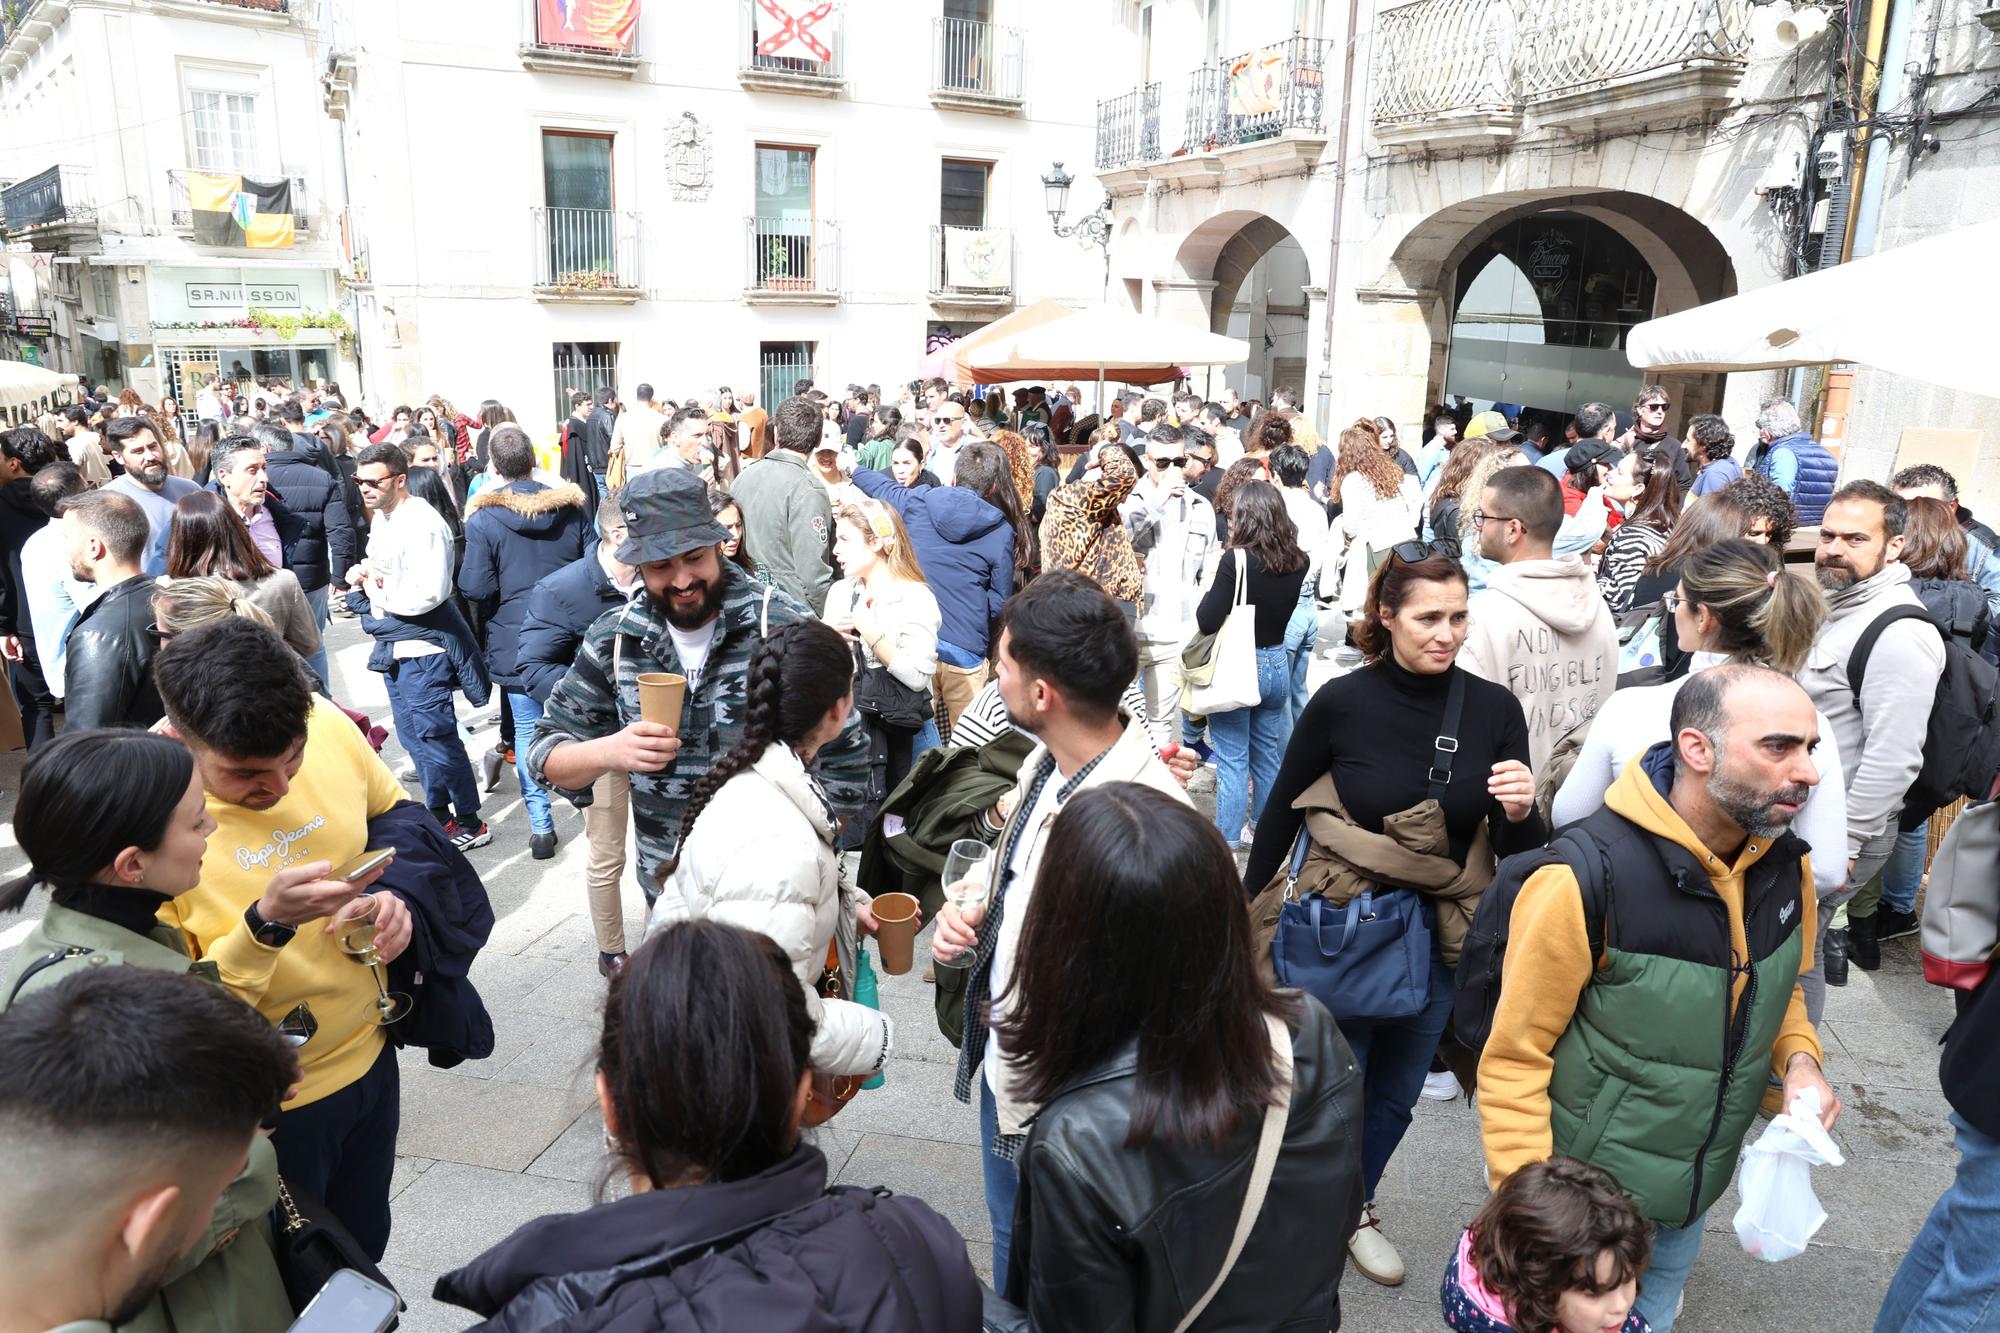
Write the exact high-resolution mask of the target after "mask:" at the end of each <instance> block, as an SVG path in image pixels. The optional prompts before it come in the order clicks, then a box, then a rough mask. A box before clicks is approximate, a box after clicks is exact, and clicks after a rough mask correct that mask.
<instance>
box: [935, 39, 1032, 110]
mask: <svg viewBox="0 0 2000 1333" xmlns="http://www.w3.org/2000/svg"><path fill="white" fill-rule="evenodd" d="M1026 50H1027V47H1026V44H1025V43H1024V42H1023V41H1022V40H1021V30H1020V29H1019V28H1003V27H1000V26H998V25H997V24H993V23H980V22H978V21H976V20H974V19H952V18H934V19H932V20H931V92H932V95H933V96H937V97H942V98H945V99H949V100H961V99H962V100H968V101H986V102H996V103H997V102H1005V103H1012V104H1016V105H1018V104H1019V103H1020V101H1021V88H1022V77H1021V75H1022V66H1023V63H1024V60H1025V52H1026Z"/></svg>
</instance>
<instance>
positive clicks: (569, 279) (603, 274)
mask: <svg viewBox="0 0 2000 1333" xmlns="http://www.w3.org/2000/svg"><path fill="white" fill-rule="evenodd" d="M555 286H556V287H558V288H560V289H561V290H563V291H566V292H610V291H616V290H618V287H619V282H618V275H617V274H616V273H613V272H612V271H611V267H610V265H608V264H599V265H598V266H597V267H595V268H579V269H570V270H568V271H566V272H562V273H558V274H556V280H555Z"/></svg>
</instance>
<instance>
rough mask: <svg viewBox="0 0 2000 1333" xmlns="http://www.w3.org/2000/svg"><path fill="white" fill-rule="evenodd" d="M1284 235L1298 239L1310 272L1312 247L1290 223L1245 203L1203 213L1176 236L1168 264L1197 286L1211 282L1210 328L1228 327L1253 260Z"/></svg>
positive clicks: (1222, 329) (1221, 329)
mask: <svg viewBox="0 0 2000 1333" xmlns="http://www.w3.org/2000/svg"><path fill="white" fill-rule="evenodd" d="M1285 240H1291V241H1293V242H1296V243H1298V244H1299V246H1300V250H1301V252H1302V253H1303V254H1304V255H1305V258H1306V271H1307V272H1308V273H1309V274H1310V273H1312V272H1313V269H1314V265H1313V254H1312V251H1311V250H1310V249H1307V248H1306V247H1305V245H1304V243H1303V241H1302V240H1301V238H1300V237H1298V236H1296V235H1294V234H1293V232H1292V230H1291V229H1290V228H1289V227H1287V226H1285V224H1284V223H1282V222H1279V221H1278V220H1277V219H1276V218H1274V217H1272V216H1271V215H1270V214H1268V213H1260V212H1256V211H1254V210H1250V209H1231V210H1229V211H1227V212H1222V213H1217V214H1215V215H1214V216H1212V217H1209V218H1205V219H1203V221H1202V222H1201V223H1200V225H1198V226H1197V227H1195V229H1194V230H1193V231H1191V232H1189V233H1188V234H1187V235H1186V236H1185V237H1183V238H1182V239H1181V243H1180V245H1179V247H1178V248H1177V249H1176V250H1175V252H1174V258H1173V264H1172V270H1173V273H1174V276H1175V279H1176V280H1178V281H1179V282H1182V283H1186V284H1192V285H1195V286H1197V287H1200V286H1203V285H1204V284H1213V286H1212V287H1210V288H1208V289H1207V291H1206V293H1205V294H1206V296H1207V300H1206V303H1205V304H1206V306H1207V310H1208V327H1209V331H1210V332H1212V333H1224V332H1227V331H1228V327H1229V314H1230V311H1231V310H1233V309H1234V308H1235V306H1236V296H1237V293H1238V292H1240V291H1242V289H1243V282H1244V279H1246V278H1248V277H1249V276H1250V270H1252V269H1254V268H1255V267H1257V264H1258V261H1260V260H1262V259H1263V258H1264V256H1265V255H1267V254H1269V253H1270V252H1271V250H1272V248H1273V247H1275V246H1276V245H1278V243H1279V242H1281V241H1285Z"/></svg>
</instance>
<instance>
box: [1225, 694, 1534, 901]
mask: <svg viewBox="0 0 2000 1333" xmlns="http://www.w3.org/2000/svg"><path fill="white" fill-rule="evenodd" d="M1454 675H1457V676H1463V677H1464V678H1465V704H1464V707H1463V710H1462V711H1461V713H1460V715H1459V722H1458V744H1459V749H1458V754H1457V757H1456V758H1455V759H1454V760H1453V761H1452V767H1451V785H1450V786H1449V787H1448V788H1446V790H1445V795H1444V800H1443V802H1442V804H1443V806H1444V819H1445V828H1446V830H1447V832H1448V833H1449V834H1450V837H1451V854H1452V855H1453V856H1454V857H1456V858H1457V859H1458V860H1459V861H1460V862H1463V861H1464V860H1465V855H1466V852H1467V851H1468V850H1469V849H1470V848H1471V846H1472V838H1473V834H1474V832H1475V831H1476V830H1477V829H1478V827H1479V821H1481V820H1482V819H1490V820H1492V821H1493V829H1492V837H1493V850H1494V854H1495V855H1497V856H1509V855H1512V854H1513V853H1515V852H1520V851H1527V850H1528V849H1530V848H1534V847H1539V846H1541V845H1542V843H1543V842H1544V841H1546V840H1547V836H1548V830H1547V829H1546V828H1545V827H1544V825H1543V823H1542V819H1541V816H1540V815H1539V814H1534V813H1530V814H1529V816H1528V817H1527V818H1526V819H1524V820H1522V821H1521V822H1520V823H1518V824H1509V823H1508V822H1507V816H1506V815H1505V814H1504V813H1503V812H1502V811H1501V809H1500V805H1499V803H1498V802H1497V801H1495V800H1494V799H1493V798H1492V797H1491V796H1489V795H1488V794H1487V792H1486V779H1487V778H1488V777H1489V776H1490V775H1491V773H1492V771H1493V765H1495V764H1497V763H1499V762H1500V761H1501V760H1503V759H1518V760H1520V761H1521V762H1522V763H1524V764H1525V763H1527V762H1528V723H1527V719H1526V718H1525V717H1524V716H1523V715H1522V712H1521V704H1520V701H1519V700H1518V699H1516V698H1515V697H1514V696H1513V695H1512V694H1510V693H1509V692H1508V691H1507V689H1506V687H1505V686H1502V685H1496V684H1494V683H1493V682H1492V681H1489V680H1481V679H1480V678H1479V677H1477V676H1474V675H1471V674H1469V673H1467V672H1466V671H1464V670H1462V669H1461V668H1459V667H1456V666H1454V667H1453V668H1451V670H1450V671H1449V672H1439V673H1438V674H1436V675H1419V674H1417V673H1415V672H1412V671H1406V670H1404V669H1403V668H1402V667H1400V666H1398V665H1397V664H1396V661H1395V658H1394V657H1393V656H1388V657H1384V658H1383V659H1382V660H1381V661H1379V662H1377V663H1375V664H1373V665H1372V666H1365V667H1362V668H1360V669H1359V670H1356V671H1350V672H1348V673H1347V674H1346V675H1345V676H1342V677H1340V678H1339V679H1338V680H1330V681H1328V682H1327V683H1326V684H1324V685H1322V686H1320V688H1319V692H1318V693H1316V694H1314V695H1313V697H1312V701H1311V702H1310V703H1308V704H1307V705H1306V707H1305V711H1304V712H1303V713H1301V714H1299V720H1298V725H1296V726H1295V727H1293V728H1292V741H1291V744H1290V745H1289V746H1287V747H1286V749H1285V760H1284V763H1283V764H1282V765H1280V766H1279V769H1278V778H1277V781H1276V782H1274V783H1273V784H1272V785H1271V795H1270V799H1269V800H1268V801H1266V803H1265V805H1264V815H1263V818H1261V819H1259V820H1258V821H1257V840H1256V842H1255V843H1253V844H1252V845H1251V849H1250V864H1249V867H1248V868H1247V869H1246V870H1245V871H1244V872H1243V883H1244V885H1245V887H1246V888H1247V889H1248V890H1249V892H1250V893H1251V894H1252V895H1253V896H1254V895H1255V894H1256V893H1258V892H1259V891H1260V890H1261V889H1263V887H1264V886H1265V885H1266V884H1268V883H1270V882H1271V877H1272V876H1273V875H1275V874H1276V873H1277V872H1278V870H1279V868H1280V867H1282V866H1283V865H1284V864H1285V860H1286V858H1287V857H1289V856H1290V855H1291V850H1292V843H1293V842H1294V840H1296V839H1297V837H1298V835H1299V824H1300V822H1301V816H1300V814H1299V812H1298V811H1297V810H1294V809H1293V808H1292V802H1293V801H1294V800H1296V799H1297V798H1298V796H1299V794H1300V793H1301V792H1303V791H1305V789H1306V788H1308V787H1310V786H1312V784H1313V783H1315V782H1317V781H1318V780H1319V777H1320V775H1321V774H1322V773H1331V774H1333V785H1334V789H1335V790H1336V791H1338V792H1339V793H1340V801H1341V804H1342V805H1345V806H1346V807H1347V813H1348V814H1349V815H1350V816H1352V817H1353V819H1354V822H1355V823H1357V824H1359V825H1360V826H1361V827H1363V828H1365V829H1368V830H1370V831H1371V832H1377V833H1379V832H1381V830H1382V821H1383V820H1384V819H1386V818H1387V817H1388V816H1390V815H1393V814H1396V813H1398V812H1399V811H1403V810H1408V809H1409V808H1410V807H1411V806H1414V805H1417V804H1420V803H1421V802H1422V801H1423V800H1424V799H1425V797H1426V796H1428V795H1429V776H1430V768H1431V760H1432V758H1433V757H1434V756H1435V754H1436V752H1437V747H1436V740H1437V735H1438V728H1439V726H1440V724H1441V723H1442V722H1443V720H1444V703H1445V692H1446V687H1447V686H1448V685H1449V684H1450V683H1451V677H1452V676H1454Z"/></svg>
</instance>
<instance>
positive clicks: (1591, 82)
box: [1516, 0, 1750, 102]
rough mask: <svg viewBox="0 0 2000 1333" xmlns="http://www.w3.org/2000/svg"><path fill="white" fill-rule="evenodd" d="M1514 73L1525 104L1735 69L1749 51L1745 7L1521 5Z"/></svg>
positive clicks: (1712, 3)
mask: <svg viewBox="0 0 2000 1333" xmlns="http://www.w3.org/2000/svg"><path fill="white" fill-rule="evenodd" d="M1517 21H1518V22H1519V24H1520V33H1521V37H1520V43H1519V46H1518V47H1517V49H1518V50H1521V51H1524V52H1527V51H1532V52H1533V53H1534V58H1533V59H1531V60H1523V61H1521V62H1520V63H1519V65H1518V66H1517V74H1516V77H1517V80H1518V84H1519V87H1520V90H1521V95H1522V96H1523V97H1524V98H1526V99H1527V100H1528V101H1530V102H1533V101H1536V100H1538V99H1540V98H1545V97H1560V96H1563V95H1564V94H1567V93H1572V92H1583V91H1587V90H1589V89H1591V88H1594V87H1601V86H1602V85H1604V84H1608V83H1612V82H1616V81H1618V80H1621V79H1625V78H1630V77H1632V76H1635V75H1641V74H1648V73H1651V72H1652V71H1654V70H1664V69H1672V68H1676V67H1681V66H1686V65H1689V64H1691V63H1695V62H1701V61H1740V60H1742V59H1743V58H1744V56H1746V55H1747V54H1748V52H1749V49H1750V0H1591V3H1589V4H1585V5H1577V4H1573V3H1572V4H1563V3H1558V0H1526V3H1523V4H1522V5H1521V8H1520V13H1519V18H1518V20H1517Z"/></svg>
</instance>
